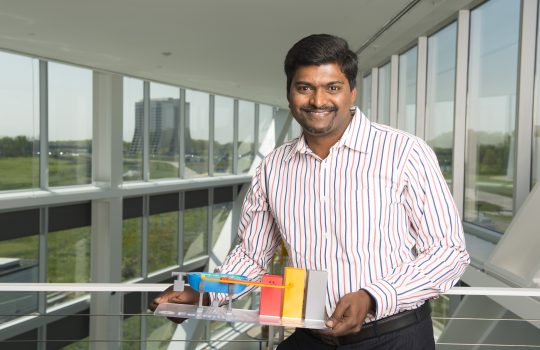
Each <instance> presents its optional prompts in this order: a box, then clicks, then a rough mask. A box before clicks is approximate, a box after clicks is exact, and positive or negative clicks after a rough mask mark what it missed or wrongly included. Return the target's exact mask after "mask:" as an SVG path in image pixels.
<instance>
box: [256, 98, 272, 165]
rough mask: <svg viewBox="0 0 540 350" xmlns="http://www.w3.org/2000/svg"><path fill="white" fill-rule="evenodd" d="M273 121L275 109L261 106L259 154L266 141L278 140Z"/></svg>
mask: <svg viewBox="0 0 540 350" xmlns="http://www.w3.org/2000/svg"><path fill="white" fill-rule="evenodd" d="M273 121H274V107H272V106H268V105H262V104H261V105H259V144H258V145H257V151H258V152H260V147H261V145H262V143H263V142H264V141H265V140H266V139H270V140H275V139H276V132H275V126H274V123H273ZM274 146H275V141H274ZM265 155H266V154H263V156H265Z"/></svg>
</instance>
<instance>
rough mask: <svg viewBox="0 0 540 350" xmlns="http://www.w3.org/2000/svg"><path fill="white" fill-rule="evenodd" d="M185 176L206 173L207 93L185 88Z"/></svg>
mask: <svg viewBox="0 0 540 350" xmlns="http://www.w3.org/2000/svg"><path fill="white" fill-rule="evenodd" d="M186 102H187V104H188V108H186V110H187V112H186V151H185V160H186V162H185V164H186V177H187V178H190V177H200V176H207V175H208V135H209V129H208V125H209V124H210V123H209V115H210V112H209V111H210V110H209V103H210V100H209V95H208V94H207V93H206V92H200V91H193V90H186Z"/></svg>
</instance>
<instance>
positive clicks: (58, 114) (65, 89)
mask: <svg viewBox="0 0 540 350" xmlns="http://www.w3.org/2000/svg"><path fill="white" fill-rule="evenodd" d="M48 73H49V91H48V94H49V185H50V186H68V185H82V184H89V183H91V182H92V71H91V70H88V69H83V68H78V67H72V66H67V65H63V64H57V63H49V64H48Z"/></svg>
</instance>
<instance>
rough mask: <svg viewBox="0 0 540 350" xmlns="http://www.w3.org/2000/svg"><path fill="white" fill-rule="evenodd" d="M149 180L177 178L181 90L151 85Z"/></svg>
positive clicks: (156, 84)
mask: <svg viewBox="0 0 540 350" xmlns="http://www.w3.org/2000/svg"><path fill="white" fill-rule="evenodd" d="M149 122H150V130H149V132H150V141H149V142H150V145H149V148H150V178H152V179H161V178H166V177H178V174H179V171H178V167H179V158H178V136H179V130H178V126H179V123H180V89H179V88H177V87H174V86H169V85H163V84H158V83H151V84H150V120H149Z"/></svg>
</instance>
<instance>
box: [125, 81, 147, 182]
mask: <svg viewBox="0 0 540 350" xmlns="http://www.w3.org/2000/svg"><path fill="white" fill-rule="evenodd" d="M143 84H144V83H143V81H142V80H138V79H132V78H126V77H125V78H124V117H123V123H122V126H123V133H122V140H123V142H122V144H123V154H124V169H123V176H122V177H123V180H124V181H129V180H142V179H143V164H142V162H143V158H142V157H143V150H144V98H143V94H144V93H143V89H144V86H143Z"/></svg>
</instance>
